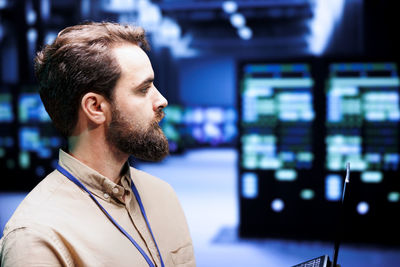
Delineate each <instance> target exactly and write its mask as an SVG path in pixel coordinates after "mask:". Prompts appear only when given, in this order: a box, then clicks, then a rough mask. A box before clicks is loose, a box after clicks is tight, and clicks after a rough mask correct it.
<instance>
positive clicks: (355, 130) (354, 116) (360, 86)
mask: <svg viewBox="0 0 400 267" xmlns="http://www.w3.org/2000/svg"><path fill="white" fill-rule="evenodd" d="M399 84H400V80H399V77H398V75H397V70H396V66H395V64H390V63H381V64H378V63H376V64H361V63H360V64H356V63H353V64H350V63H347V64H346V63H342V64H332V65H331V66H330V75H329V79H328V88H327V116H326V127H327V135H326V139H325V141H326V153H327V157H326V168H327V169H328V170H332V171H337V170H343V169H344V166H345V163H346V162H351V164H352V169H353V170H355V171H360V172H363V176H362V177H370V178H371V179H378V180H381V179H382V178H383V174H382V172H383V171H385V170H394V171H397V170H398V168H399V140H398V130H399V121H400V107H399ZM372 177H375V178H372Z"/></svg>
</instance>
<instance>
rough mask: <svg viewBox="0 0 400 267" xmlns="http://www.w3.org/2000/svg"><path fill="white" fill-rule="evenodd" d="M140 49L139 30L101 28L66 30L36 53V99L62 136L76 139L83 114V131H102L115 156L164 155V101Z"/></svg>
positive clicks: (143, 44) (92, 25)
mask: <svg viewBox="0 0 400 267" xmlns="http://www.w3.org/2000/svg"><path fill="white" fill-rule="evenodd" d="M142 48H148V44H147V41H146V38H145V33H144V30H143V29H142V28H138V27H133V26H124V25H119V24H115V23H106V22H103V23H87V24H82V25H77V26H72V27H68V28H66V29H64V30H63V31H61V32H60V33H59V35H58V37H57V38H56V40H55V41H54V42H53V44H51V45H48V46H46V47H45V48H44V49H43V50H42V51H40V52H38V55H37V57H36V59H35V74H36V76H37V78H38V80H39V83H40V97H41V99H42V101H43V104H44V106H45V108H46V111H47V112H48V114H49V116H50V117H51V119H52V120H53V123H54V125H55V127H56V128H57V129H58V130H59V131H60V132H61V133H62V134H63V135H64V136H66V137H70V136H72V135H77V134H79V129H80V130H82V129H81V128H82V127H78V124H79V122H80V118H81V115H80V114H83V117H84V118H85V119H86V120H87V121H88V122H89V123H84V124H83V125H84V127H83V128H85V127H86V125H87V127H86V128H87V129H89V130H90V129H93V128H96V127H98V126H99V125H101V126H102V127H104V137H105V139H106V141H107V142H108V143H109V144H111V145H112V146H113V147H115V148H116V149H117V150H119V151H120V152H123V153H126V154H133V155H134V156H136V157H138V158H143V159H147V160H158V159H161V158H163V157H164V156H165V155H166V154H168V143H167V141H166V138H165V136H164V135H163V133H162V131H161V129H160V128H159V126H158V122H159V120H161V118H162V116H163V113H162V109H163V108H164V107H165V106H166V105H167V101H166V100H165V98H164V97H163V96H162V95H161V94H160V93H159V92H158V91H157V89H156V88H155V87H154V85H153V80H154V73H153V69H152V67H151V63H150V60H149V59H148V57H147V55H146V53H145V52H144V51H143V50H142ZM99 114H100V115H99ZM80 126H82V123H81V124H80Z"/></svg>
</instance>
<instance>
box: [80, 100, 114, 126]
mask: <svg viewBox="0 0 400 267" xmlns="http://www.w3.org/2000/svg"><path fill="white" fill-rule="evenodd" d="M109 107H110V105H109V103H108V101H107V100H106V99H105V98H104V96H102V95H100V94H96V93H93V92H89V93H86V94H85V95H84V96H83V97H82V100H81V108H82V111H83V113H84V114H85V115H86V117H87V118H88V119H89V120H90V121H91V122H93V123H95V124H102V123H104V122H105V121H106V119H107V113H108V112H109Z"/></svg>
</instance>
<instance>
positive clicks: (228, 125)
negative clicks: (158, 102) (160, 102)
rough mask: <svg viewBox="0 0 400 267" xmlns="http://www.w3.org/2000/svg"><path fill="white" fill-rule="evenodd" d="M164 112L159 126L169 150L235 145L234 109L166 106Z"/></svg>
mask: <svg viewBox="0 0 400 267" xmlns="http://www.w3.org/2000/svg"><path fill="white" fill-rule="evenodd" d="M164 111H165V114H166V116H165V118H164V120H163V121H162V123H161V127H162V129H163V131H164V133H165V135H166V137H167V138H168V141H169V144H170V151H171V152H172V153H174V152H182V151H183V150H184V149H187V148H195V147H216V146H234V144H235V140H236V137H237V127H236V122H237V115H236V110H235V109H233V108H222V107H183V106H179V105H169V106H167V107H166V108H165V110H164Z"/></svg>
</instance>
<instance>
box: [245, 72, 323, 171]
mask: <svg viewBox="0 0 400 267" xmlns="http://www.w3.org/2000/svg"><path fill="white" fill-rule="evenodd" d="M244 72H245V76H244V79H243V81H242V83H243V84H242V91H241V104H242V120H241V127H242V128H241V129H242V134H241V151H242V161H241V166H242V167H243V168H245V169H270V170H278V169H292V171H293V172H295V170H294V169H295V168H296V169H303V168H306V169H309V168H311V167H312V162H313V158H314V155H313V149H312V142H311V140H312V129H311V125H312V123H313V121H314V117H315V111H314V109H313V92H312V89H313V84H314V81H313V79H312V78H311V77H310V72H309V66H308V65H307V64H281V65H279V64H269V65H246V66H245V67H244Z"/></svg>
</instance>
